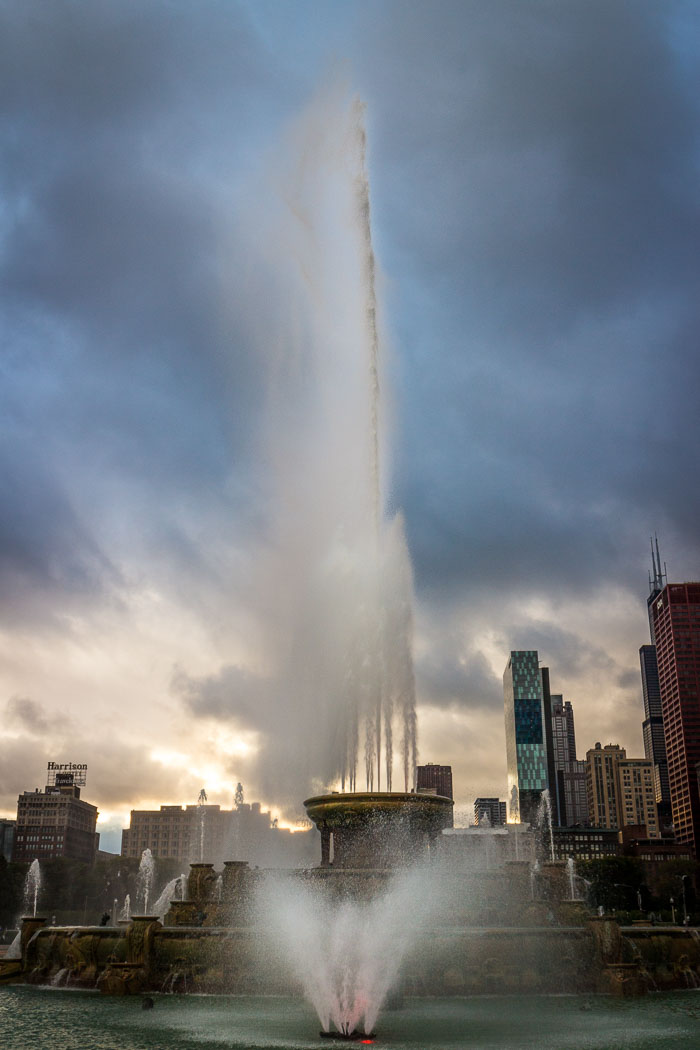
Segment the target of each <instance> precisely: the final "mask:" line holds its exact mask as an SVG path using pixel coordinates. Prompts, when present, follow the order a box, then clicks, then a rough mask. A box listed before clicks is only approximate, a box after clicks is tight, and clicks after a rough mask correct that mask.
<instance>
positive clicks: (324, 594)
mask: <svg viewBox="0 0 700 1050" xmlns="http://www.w3.org/2000/svg"><path fill="white" fill-rule="evenodd" d="M290 140H291V148H290V149H289V151H288V153H287V154H286V155H285V156H283V157H281V158H280V159H279V160H278V161H277V163H276V164H275V181H276V184H277V185H276V194H274V195H271V199H270V200H266V201H265V205H264V214H265V219H264V221H262V222H261V223H259V224H258V225H257V226H256V229H255V240H256V244H257V245H258V246H259V245H260V244H261V243H262V244H264V245H268V246H269V247H268V251H269V260H268V262H269V269H268V270H266V272H265V275H264V279H265V283H266V290H265V302H266V304H268V303H269V302H270V300H271V299H272V300H274V303H275V306H274V307H272V308H271V309H270V310H269V311H268V313H270V314H272V320H271V319H270V318H266V319H265V321H264V323H265V324H266V325H267V330H269V327H270V325H272V324H273V323H274V324H275V325H276V327H275V330H274V331H269V332H268V337H267V343H268V346H267V347H266V348H265V353H266V360H267V361H268V364H269V375H268V377H267V389H268V404H267V411H266V413H265V419H266V421H267V422H266V424H265V426H266V437H265V450H266V451H265V455H266V457H267V459H268V462H269V464H270V465H271V467H272V470H271V472H270V476H271V477H272V479H273V481H272V485H271V491H270V493H269V496H270V507H271V508H272V509H271V525H270V532H269V536H268V535H266V537H265V548H264V549H263V550H261V552H260V558H259V559H258V565H259V567H260V572H261V579H259V580H258V581H256V586H255V598H254V600H255V601H256V602H257V603H258V605H259V608H258V612H259V620H260V622H261V623H262V624H263V626H262V627H261V632H262V636H261V638H260V640H259V641H260V650H261V659H260V663H261V664H263V665H264V666H265V668H266V673H267V672H268V671H269V678H268V679H266V680H265V681H264V682H261V681H259V680H255V681H253V682H251V681H250V678H249V677H246V676H243V675H241V674H238V675H237V676H236V679H235V683H234V684H235V686H236V688H237V690H238V697H240V690H241V688H246V687H251V688H253V687H254V688H255V689H256V690H257V692H256V706H258V707H259V708H261V709H263V710H264V709H265V705H266V704H268V705H269V707H270V708H271V709H272V707H274V716H275V725H274V734H273V733H269V734H268V735H267V743H266V746H267V747H268V748H269V749H270V750H268V751H267V752H266V765H267V767H268V770H274V783H273V782H272V777H270V789H271V790H272V789H275V794H276V797H278V798H279V796H280V787H282V790H284V791H285V793H286V794H287V797H288V798H289V799H290V801H291V800H294V799H298V798H299V797H304V796H303V794H301V792H303V791H305V793H306V794H309V790H308V789H312V790H318V789H320V790H323V789H324V788H327V787H330V786H333V785H334V784H336V783H338V784H339V785H340V786H341V788H342V789H343V790H345V791H355V790H361V789H362V788H366V789H367V790H375V791H376V790H380V789H391V788H392V787H394V784H395V779H396V778H397V777H398V776H400V778H401V781H402V784H401V786H402V787H403V789H404V790H409V789H410V788H411V787H412V786H413V781H414V773H415V765H416V718H415V682H414V673H413V661H412V633H413V622H412V601H413V579H412V572H411V565H410V559H409V556H408V551H407V546H406V540H405V536H404V528H403V521H402V519H401V516H400V514H393V515H392V514H389V513H388V512H387V497H386V490H387V484H386V475H387V473H388V467H387V459H388V456H387V452H388V448H387V446H388V442H387V430H388V427H387V403H386V402H387V399H386V395H385V387H386V383H385V382H384V376H385V372H386V354H385V352H384V349H385V348H384V345H383V341H382V338H381V333H382V325H381V311H380V305H379V297H378V293H377V265H376V260H375V251H374V245H373V240H372V225H371V207H370V192H369V179H368V174H367V159H366V136H365V128H364V107H363V105H362V104H361V103H360V102H358V101H352V102H351V101H349V100H348V99H347V97H346V96H345V95H344V94H343V93H342V92H341V91H339V90H335V91H333V90H330V91H327V92H325V93H324V95H323V97H319V98H318V99H317V100H316V101H315V102H314V104H313V105H312V106H311V107H310V109H309V110H308V111H307V113H306V114H305V115H304V116H303V118H302V119H301V120H299V121H298V123H297V124H296V126H295V128H294V129H293V130H292V133H291V135H290ZM275 197H276V201H277V207H275ZM256 218H260V216H259V215H258V213H257V210H256ZM260 294H261V295H262V292H261V293H260ZM275 310H277V314H278V316H277V318H276V321H275V319H274V312H275ZM267 330H266V331H267ZM281 581H284V585H283V586H280V583H281ZM185 688H188V686H187V683H185ZM195 688H196V685H195ZM280 694H281V695H283V696H284V697H285V701H286V702H285V705H284V708H283V709H282V710H280V707H279V705H276V706H275V705H274V701H270V700H269V699H268V698H269V697H270V696H271V695H274V696H277V695H280ZM238 702H240V699H239V701H238ZM271 715H272V711H271ZM273 737H276V738H279V744H277V743H276V740H275V739H272V738H273ZM274 748H278V750H277V751H276V752H274V753H273V749H274ZM290 756H294V758H293V763H292V762H290ZM269 775H270V774H269V773H268V776H269ZM397 786H398V785H397Z"/></svg>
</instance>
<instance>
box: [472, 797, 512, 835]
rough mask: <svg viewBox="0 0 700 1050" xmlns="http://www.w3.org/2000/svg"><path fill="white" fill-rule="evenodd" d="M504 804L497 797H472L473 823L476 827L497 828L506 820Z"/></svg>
mask: <svg viewBox="0 0 700 1050" xmlns="http://www.w3.org/2000/svg"><path fill="white" fill-rule="evenodd" d="M507 819H508V816H507V814H506V804H505V802H501V801H500V799H497V798H475V799H474V825H475V827H477V828H498V827H502V826H503V825H504V824H505V823H506V822H507Z"/></svg>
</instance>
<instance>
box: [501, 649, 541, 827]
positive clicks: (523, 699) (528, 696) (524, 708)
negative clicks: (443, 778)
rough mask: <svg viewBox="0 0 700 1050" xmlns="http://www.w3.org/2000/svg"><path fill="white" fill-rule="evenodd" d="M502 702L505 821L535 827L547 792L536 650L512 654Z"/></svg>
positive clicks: (504, 679)
mask: <svg viewBox="0 0 700 1050" xmlns="http://www.w3.org/2000/svg"><path fill="white" fill-rule="evenodd" d="M503 701H504V712H505V722H506V756H507V761H508V799H507V803H508V820H509V822H511V823H513V822H515V823H518V822H521V821H528V822H530V823H534V821H535V819H536V816H537V809H538V807H539V804H540V801H541V799H542V792H543V791H545V790H547V789H548V788H549V779H548V775H547V734H546V731H545V705H544V690H543V685H542V674H541V672H540V665H539V658H538V654H537V651H536V650H534V649H527V650H517V651H516V650H514V651H512V652H511V654H510V657H509V659H508V663H507V664H506V669H505V671H504V672H503ZM550 733H551V718H550Z"/></svg>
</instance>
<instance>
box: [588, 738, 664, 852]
mask: <svg viewBox="0 0 700 1050" xmlns="http://www.w3.org/2000/svg"><path fill="white" fill-rule="evenodd" d="M586 788H587V792H588V817H589V823H590V824H591V825H593V826H595V827H601V828H617V829H620V828H624V827H626V826H627V825H632V824H635V825H641V824H643V825H644V826H645V827H646V829H647V836H646V837H647V838H652V839H656V838H660V835H661V830H660V826H659V817H658V812H657V808H656V792H655V788H654V766H653V763H652V762H650V761H649V759H646V758H627V752H626V751H625V749H624V748H623V747H620V746H619V744H606V746H605V747H601V745H600V744H599V743H596V745H595V747H594V748H591V749H590V750H589V751H587V752H586Z"/></svg>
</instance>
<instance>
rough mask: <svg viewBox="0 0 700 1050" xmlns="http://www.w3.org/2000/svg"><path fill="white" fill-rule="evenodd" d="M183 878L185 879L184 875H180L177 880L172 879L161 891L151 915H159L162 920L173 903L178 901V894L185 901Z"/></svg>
mask: <svg viewBox="0 0 700 1050" xmlns="http://www.w3.org/2000/svg"><path fill="white" fill-rule="evenodd" d="M183 878H185V876H184V875H178V876H177V877H176V878H174V879H170V881H169V882H168V883H166V885H165V887H164V889H163V890H162V891H161V893H160V895H159V897H158V898H157V899H156V902H155V904H154V905H153V906H152V908H151V914H153V915H157V916H158V918H159V919H162V918H163V917H164V916H165V913H166V912H167V910H168V908H169V907H170V904H171V902H172V901H174V900H177V894H178V893H179V894H180V900H182V899H183V896H182V886H183V881H182V880H183Z"/></svg>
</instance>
